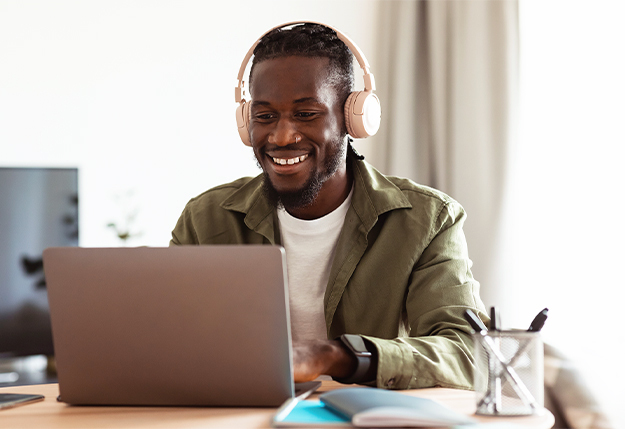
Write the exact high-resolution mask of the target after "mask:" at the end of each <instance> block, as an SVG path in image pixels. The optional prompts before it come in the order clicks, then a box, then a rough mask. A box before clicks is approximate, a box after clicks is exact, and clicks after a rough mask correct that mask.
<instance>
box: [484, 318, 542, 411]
mask: <svg viewBox="0 0 625 429" xmlns="http://www.w3.org/2000/svg"><path fill="white" fill-rule="evenodd" d="M473 339H474V350H475V361H476V370H475V373H474V387H475V393H476V405H477V408H476V414H481V415H489V416H493V415H501V416H526V415H532V414H540V413H541V412H542V411H543V409H544V408H543V405H544V392H545V390H544V363H543V361H544V351H543V341H542V338H541V336H540V333H539V332H530V331H522V330H509V331H508V330H506V331H489V332H487V333H483V334H482V333H479V332H476V333H475V334H473Z"/></svg>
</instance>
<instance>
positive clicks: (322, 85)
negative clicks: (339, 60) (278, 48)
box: [250, 56, 336, 102]
mask: <svg viewBox="0 0 625 429" xmlns="http://www.w3.org/2000/svg"><path fill="white" fill-rule="evenodd" d="M329 65H330V59H329V58H310V57H300V56H290V57H281V58H274V59H270V60H264V61H262V62H260V63H258V64H256V65H255V66H254V70H253V75H252V76H251V77H250V80H251V88H250V93H251V95H252V99H253V100H254V101H267V102H289V101H293V100H298V99H301V98H307V97H317V98H319V97H322V98H323V100H320V101H324V102H331V101H332V100H330V99H334V98H336V94H335V91H334V90H333V88H332V86H331V85H330V82H329V79H328V77H329V70H330V67H329Z"/></svg>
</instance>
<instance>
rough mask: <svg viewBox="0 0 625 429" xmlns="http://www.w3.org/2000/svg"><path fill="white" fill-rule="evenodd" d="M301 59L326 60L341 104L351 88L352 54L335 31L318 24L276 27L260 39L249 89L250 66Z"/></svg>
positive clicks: (352, 78) (352, 77)
mask: <svg viewBox="0 0 625 429" xmlns="http://www.w3.org/2000/svg"><path fill="white" fill-rule="evenodd" d="M291 56H301V57H311V58H329V59H330V70H328V77H329V79H330V80H331V84H332V86H334V88H335V90H336V92H337V94H338V96H339V100H340V102H341V104H345V101H346V100H347V97H348V96H349V94H350V93H351V92H352V91H353V88H354V65H353V55H352V53H351V51H350V50H349V48H348V47H347V45H345V43H343V41H342V40H341V39H339V37H338V36H337V34H336V31H334V30H332V29H331V28H328V27H326V26H324V25H320V24H312V23H305V24H298V25H295V26H293V27H291V28H277V29H275V30H272V31H270V32H269V33H267V34H266V35H265V36H263V37H262V38H261V40H260V42H259V43H258V45H257V46H256V48H255V49H254V59H253V60H252V68H251V70H250V79H249V81H250V89H251V87H252V75H253V73H254V66H255V65H256V64H258V63H260V62H262V61H265V60H271V59H275V58H283V57H291Z"/></svg>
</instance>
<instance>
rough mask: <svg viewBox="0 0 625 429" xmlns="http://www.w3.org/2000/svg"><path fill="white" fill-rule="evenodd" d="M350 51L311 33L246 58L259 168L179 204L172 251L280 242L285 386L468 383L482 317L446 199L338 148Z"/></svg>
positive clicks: (274, 38)
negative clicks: (328, 381)
mask: <svg viewBox="0 0 625 429" xmlns="http://www.w3.org/2000/svg"><path fill="white" fill-rule="evenodd" d="M352 87H353V69H352V54H351V52H350V51H349V49H348V48H347V47H346V45H345V44H344V43H343V42H342V41H341V40H339V38H338V37H337V35H336V33H335V31H333V30H332V29H329V28H327V27H324V26H321V25H316V24H304V25H297V26H294V27H292V28H290V29H277V30H274V31H271V32H270V33H268V34H266V35H265V36H264V37H263V38H262V39H261V41H260V42H259V44H258V46H257V47H256V49H255V51H254V60H253V64H252V69H251V72H250V91H251V95H252V102H251V105H250V106H251V107H250V119H249V141H250V142H251V145H252V147H253V150H254V154H255V156H256V159H257V161H258V164H259V166H260V167H261V169H262V170H263V173H262V174H261V175H259V176H258V177H255V178H242V179H239V180H237V181H235V182H232V183H229V184H225V185H222V186H218V187H216V188H213V189H211V190H208V191H206V192H205V193H203V194H201V195H200V196H198V197H196V198H194V199H192V200H191V201H190V202H189V203H188V204H187V206H186V208H185V210H184V212H183V213H182V215H181V217H180V219H179V221H178V224H177V225H176V227H175V229H174V230H173V232H172V240H171V244H172V245H180V244H241V243H244V244H280V245H283V246H284V247H285V251H286V257H287V272H288V280H289V298H290V308H291V324H292V335H293V342H294V355H293V356H294V357H293V360H294V372H295V381H307V380H312V379H315V378H316V377H318V376H319V375H322V374H325V375H330V376H332V377H333V378H335V379H337V380H339V381H342V382H346V383H354V382H356V383H369V384H374V385H377V386H378V387H384V388H393V389H406V388H418V387H428V386H446V387H456V388H467V389H468V388H471V387H472V371H473V357H472V355H473V351H472V347H473V345H472V341H471V337H470V332H471V329H470V327H469V326H468V324H467V323H466V322H465V320H464V318H463V313H464V310H465V309H467V308H470V309H472V310H473V311H474V312H476V313H478V314H480V315H481V316H482V317H484V318H486V316H485V314H484V308H483V304H482V302H481V300H480V298H479V294H478V288H479V284H478V283H477V282H476V281H475V280H474V279H473V277H472V274H471V271H470V265H471V262H470V260H469V259H468V255H467V248H466V243H465V238H464V234H463V232H462V225H463V223H464V220H465V214H464V211H463V209H462V207H461V206H460V205H459V204H458V203H456V202H455V201H454V200H452V199H451V198H449V197H448V196H446V195H444V194H443V193H441V192H438V191H436V190H433V189H430V188H427V187H424V186H419V185H416V184H414V183H413V182H411V181H409V180H407V179H400V178H395V177H387V176H384V175H382V174H381V173H379V172H378V171H377V170H375V169H374V168H373V167H372V166H370V165H369V164H367V163H366V162H365V161H364V160H363V157H361V156H360V155H358V154H357V153H356V152H355V150H354V149H353V147H352V146H351V139H350V136H349V135H348V134H347V129H346V124H345V115H344V105H345V102H346V100H347V98H348V96H349V94H350V93H351V91H352Z"/></svg>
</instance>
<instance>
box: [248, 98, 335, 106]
mask: <svg viewBox="0 0 625 429" xmlns="http://www.w3.org/2000/svg"><path fill="white" fill-rule="evenodd" d="M302 103H315V104H323V103H322V102H321V101H319V100H318V99H316V98H315V97H304V98H298V99H297V100H294V101H293V104H302ZM269 105H271V103H270V102H268V101H262V100H252V106H269Z"/></svg>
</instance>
